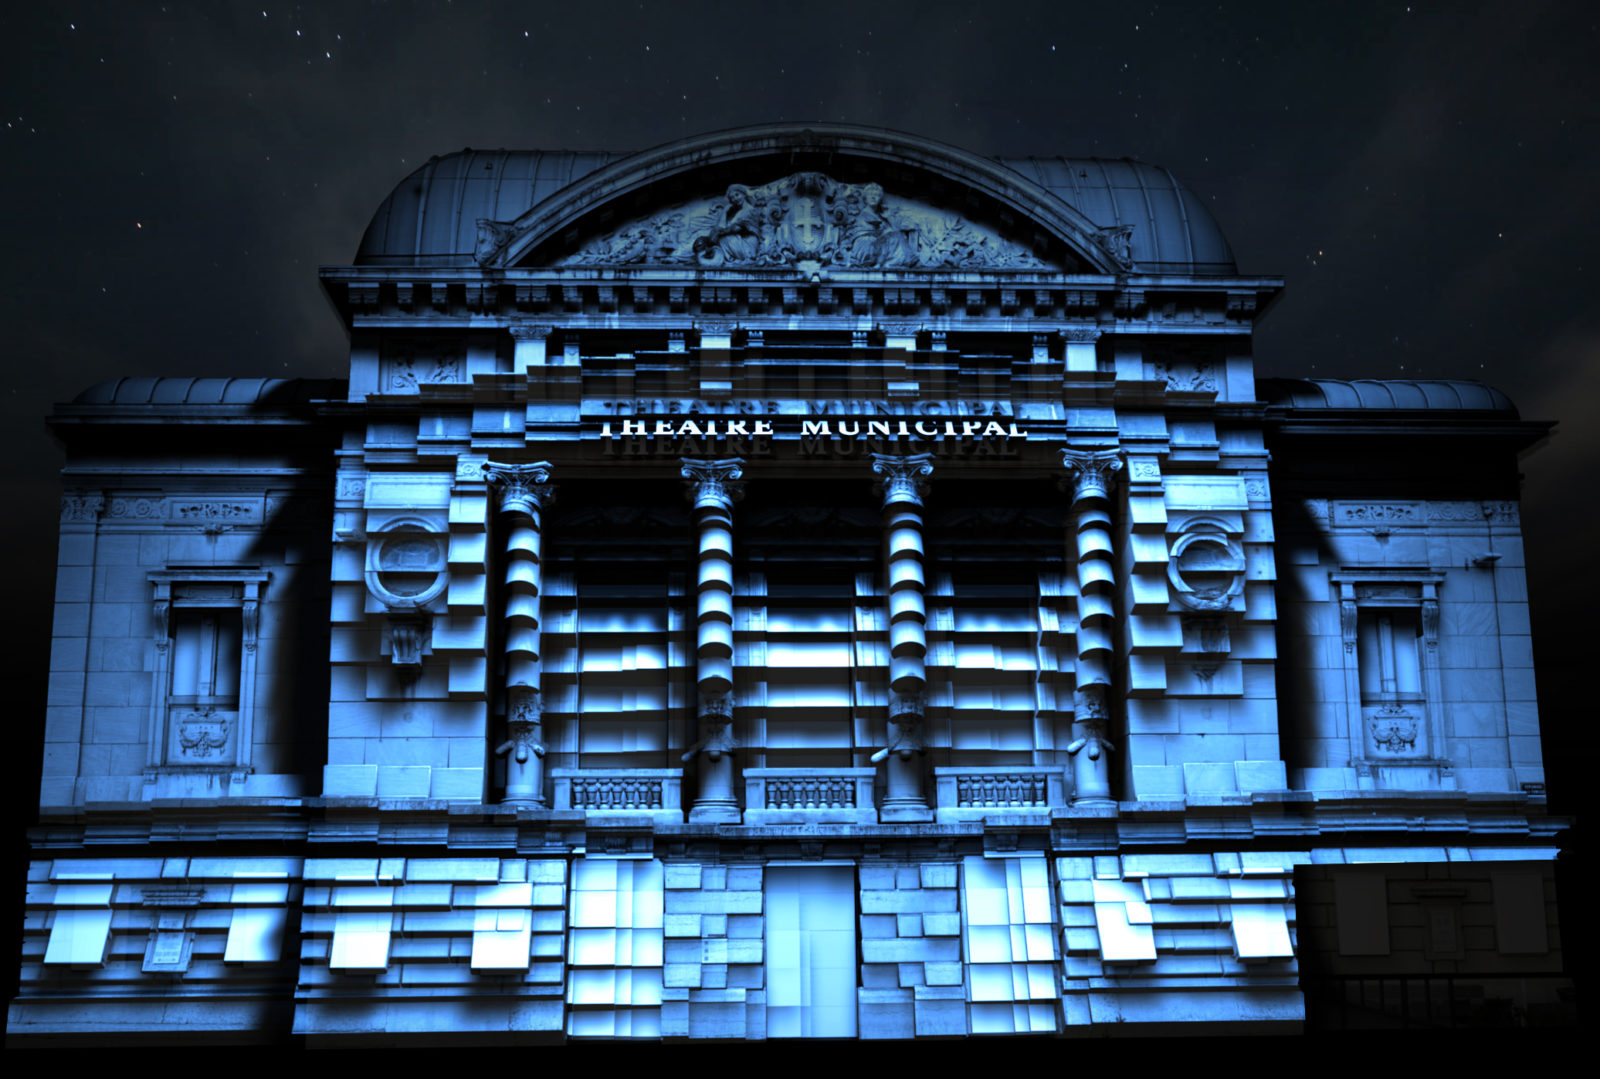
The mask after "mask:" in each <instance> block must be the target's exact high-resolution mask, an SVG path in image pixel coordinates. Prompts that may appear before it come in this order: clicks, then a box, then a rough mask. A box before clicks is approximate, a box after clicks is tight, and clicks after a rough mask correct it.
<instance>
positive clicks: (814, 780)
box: [744, 767, 877, 824]
mask: <svg viewBox="0 0 1600 1079" xmlns="http://www.w3.org/2000/svg"><path fill="white" fill-rule="evenodd" d="M875 772H876V769H873V768H843V767H841V768H746V769H745V770H744V784H745V803H744V804H745V811H744V815H745V822H746V823H747V824H783V823H804V822H811V823H819V822H826V823H861V824H871V823H873V822H874V821H876V820H877V811H876V809H875V808H874V807H873V801H872V781H873V776H874V774H875Z"/></svg>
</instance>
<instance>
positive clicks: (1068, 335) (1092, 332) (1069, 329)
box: [1061, 326, 1104, 345]
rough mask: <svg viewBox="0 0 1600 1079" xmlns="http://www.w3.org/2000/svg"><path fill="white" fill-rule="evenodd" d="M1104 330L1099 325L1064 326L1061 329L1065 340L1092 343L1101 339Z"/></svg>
mask: <svg viewBox="0 0 1600 1079" xmlns="http://www.w3.org/2000/svg"><path fill="white" fill-rule="evenodd" d="M1103 332H1104V331H1102V330H1101V329H1100V328H1099V327H1098V326H1064V327H1062V329H1061V336H1062V338H1063V339H1064V340H1067V341H1073V342H1076V343H1077V344H1089V345H1092V344H1094V343H1095V342H1096V341H1098V340H1100V335H1101V333H1103Z"/></svg>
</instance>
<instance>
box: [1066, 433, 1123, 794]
mask: <svg viewBox="0 0 1600 1079" xmlns="http://www.w3.org/2000/svg"><path fill="white" fill-rule="evenodd" d="M1061 463H1062V465H1063V466H1065V467H1066V470H1067V476H1068V478H1069V480H1070V481H1071V483H1072V512H1073V525H1074V529H1075V531H1076V534H1077V563H1078V662H1077V690H1076V692H1075V694H1074V700H1073V707H1074V714H1073V720H1072V741H1071V742H1070V743H1068V745H1067V752H1068V753H1069V754H1070V755H1071V756H1072V759H1073V795H1072V804H1073V805H1075V806H1079V805H1113V804H1115V803H1114V799H1113V798H1112V797H1111V781H1110V762H1109V760H1108V759H1107V757H1106V754H1107V753H1108V752H1109V751H1110V750H1111V748H1112V746H1111V741H1110V723H1111V707H1110V705H1111V701H1110V697H1111V657H1112V644H1111V642H1112V632H1113V630H1114V628H1115V620H1116V616H1115V608H1114V606H1113V601H1114V599H1115V596H1116V574H1115V562H1114V561H1113V560H1112V557H1111V498H1110V492H1111V482H1112V476H1113V475H1115V473H1116V472H1117V471H1118V470H1120V469H1121V468H1122V455H1121V453H1120V452H1119V451H1117V450H1069V449H1063V450H1062V451H1061Z"/></svg>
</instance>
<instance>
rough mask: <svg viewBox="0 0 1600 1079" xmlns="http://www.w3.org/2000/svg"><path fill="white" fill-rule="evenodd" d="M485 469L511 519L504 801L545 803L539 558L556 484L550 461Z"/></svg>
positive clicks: (499, 751) (501, 748) (502, 750)
mask: <svg viewBox="0 0 1600 1079" xmlns="http://www.w3.org/2000/svg"><path fill="white" fill-rule="evenodd" d="M483 470H484V472H485V473H487V474H488V479H489V482H490V484H492V485H493V486H495V487H496V488H498V489H499V492H500V513H501V516H502V517H503V519H504V520H505V522H506V526H507V536H506V591H505V603H506V613H505V618H506V643H505V657H506V740H505V741H504V742H502V743H501V744H500V745H499V746H497V747H496V748H495V753H496V754H498V755H500V756H504V757H505V758H506V788H505V796H504V798H503V799H502V801H503V802H505V803H507V804H511V805H526V806H543V805H544V804H545V798H544V754H545V748H544V741H543V739H544V734H543V709H544V702H543V700H542V699H541V697H540V675H541V673H542V665H541V662H540V643H539V627H540V622H539V614H540V612H539V600H540V593H541V591H542V588H543V581H542V572H543V567H542V565H541V562H540V548H541V540H542V537H541V535H540V530H539V528H540V516H539V515H540V512H541V511H542V510H543V509H544V508H545V507H546V506H548V505H549V504H550V502H551V501H552V499H553V496H554V492H555V488H553V487H548V486H544V483H545V481H546V480H548V479H549V478H550V464H549V462H548V461H539V462H537V463H535V464H526V465H503V464H497V463H495V462H494V461H490V462H487V463H486V464H485V465H484V466H483Z"/></svg>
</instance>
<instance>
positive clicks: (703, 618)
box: [683, 457, 744, 824]
mask: <svg viewBox="0 0 1600 1079" xmlns="http://www.w3.org/2000/svg"><path fill="white" fill-rule="evenodd" d="M743 473H744V462H743V461H741V460H739V459H738V458H736V457H734V458H724V459H722V460H716V461H706V460H696V459H691V458H684V460H683V478H684V479H686V480H688V481H689V484H688V486H689V497H690V498H691V499H692V500H693V502H694V516H695V527H696V530H697V532H698V537H699V555H698V565H699V568H698V573H697V581H696V584H697V588H696V592H695V597H696V598H695V664H696V680H697V681H696V689H697V696H698V698H699V701H700V716H699V719H700V739H699V741H697V742H696V743H695V744H694V745H693V746H691V747H690V749H689V751H688V752H687V753H685V754H684V755H683V760H684V762H685V763H688V762H689V761H691V760H693V759H694V758H695V756H697V755H702V760H701V761H700V790H699V793H698V794H697V796H696V797H695V800H694V806H693V808H691V809H690V811H689V819H690V820H691V821H694V822H705V823H732V824H737V823H738V822H739V803H738V800H737V799H736V798H735V797H734V789H733V756H732V754H733V749H734V738H733V698H732V694H733V503H734V501H735V500H736V499H737V498H738V497H739V496H740V495H741V494H742V493H743V485H742V484H740V483H739V482H738V479H739V477H740V476H741V475H743Z"/></svg>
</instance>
